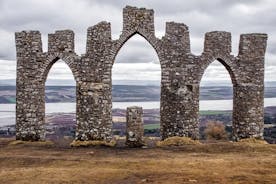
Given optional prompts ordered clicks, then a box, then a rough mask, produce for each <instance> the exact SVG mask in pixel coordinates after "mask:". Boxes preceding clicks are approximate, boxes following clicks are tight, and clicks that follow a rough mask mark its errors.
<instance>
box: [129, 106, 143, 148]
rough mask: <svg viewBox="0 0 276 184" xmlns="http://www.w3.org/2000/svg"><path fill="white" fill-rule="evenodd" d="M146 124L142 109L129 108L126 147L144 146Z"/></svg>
mask: <svg viewBox="0 0 276 184" xmlns="http://www.w3.org/2000/svg"><path fill="white" fill-rule="evenodd" d="M143 125H144V122H143V109H142V107H137V106H132V107H128V108H127V111H126V145H128V146H129V147H140V146H143V145H144V142H143V135H144V126H143Z"/></svg>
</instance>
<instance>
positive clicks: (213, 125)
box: [204, 121, 228, 140]
mask: <svg viewBox="0 0 276 184" xmlns="http://www.w3.org/2000/svg"><path fill="white" fill-rule="evenodd" d="M204 133H205V137H206V138H207V139H209V140H226V139H227V138H228V135H227V132H226V131H225V126H224V124H223V123H222V122H220V121H209V122H208V123H207V127H206V129H205V131H204Z"/></svg>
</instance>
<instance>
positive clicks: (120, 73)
mask: <svg viewBox="0 0 276 184" xmlns="http://www.w3.org/2000/svg"><path fill="white" fill-rule="evenodd" d="M126 5H131V6H137V7H146V8H150V9H154V11H155V29H156V36H157V37H159V38H161V37H162V36H163V35H164V33H165V22H167V21H175V22H182V23H185V24H186V25H188V26H189V29H190V37H191V49H192V52H193V53H194V54H196V55H200V54H201V52H202V50H203V40H204V34H205V33H206V32H208V31H214V30H219V31H220V30H221V31H229V32H231V33H232V48H233V49H232V50H233V54H234V55H237V53H238V42H239V35H240V34H242V33H252V32H261V33H267V34H268V35H269V38H268V48H267V53H266V61H265V62H266V63H265V66H266V67H265V80H267V81H273V80H276V1H275V0H231V1H230V0H210V1H207V0H170V1H160V0H143V1H140V0H135V1H134V0H129V1H124V0H120V1H115V0H109V1H108V0H44V1H39V0H0V43H1V44H0V79H14V78H15V77H16V75H15V68H16V62H15V60H16V57H15V43H14V32H16V31H22V30H39V31H40V32H41V33H42V40H43V48H44V51H47V34H48V33H53V32H54V31H55V30H60V29H72V30H73V31H74V32H75V48H76V52H77V54H83V53H84V52H85V43H86V30H87V28H88V27H89V26H92V25H95V24H97V23H98V22H100V21H103V20H105V21H108V22H111V29H112V38H113V39H117V38H118V37H119V35H120V33H121V30H122V9H123V7H125V6H126ZM158 62H159V61H158V58H157V55H156V53H155V51H154V50H153V48H152V47H151V46H150V45H149V44H148V43H147V42H146V41H145V40H144V39H143V38H141V37H139V36H135V37H133V38H131V39H130V40H129V41H128V42H127V43H126V44H125V45H124V46H123V48H122V49H121V51H120V52H119V54H118V56H117V58H116V65H114V69H113V77H114V80H124V79H130V80H135V79H140V80H141V79H142V80H145V79H148V80H159V79H160V65H159V64H158ZM55 77H57V78H62V79H72V75H71V73H70V71H69V69H68V68H67V69H66V66H65V64H62V63H57V64H55V65H54V67H53V69H52V70H51V71H50V75H49V78H51V79H53V78H55ZM203 79H204V80H225V79H228V80H229V76H228V74H227V72H226V70H224V69H223V67H222V66H220V65H219V63H214V64H212V66H210V67H208V69H207V71H206V72H205V76H204V78H203Z"/></svg>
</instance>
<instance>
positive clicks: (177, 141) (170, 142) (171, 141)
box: [156, 136, 201, 147]
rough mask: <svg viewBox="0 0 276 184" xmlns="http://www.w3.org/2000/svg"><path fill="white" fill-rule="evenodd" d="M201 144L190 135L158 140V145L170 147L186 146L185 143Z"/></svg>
mask: <svg viewBox="0 0 276 184" xmlns="http://www.w3.org/2000/svg"><path fill="white" fill-rule="evenodd" d="M198 144H201V143H200V142H199V141H198V140H193V139H191V138H189V137H178V136H174V137H169V138H167V139H165V140H164V141H158V142H157V144H156V145H157V146H158V147H168V146H185V145H198Z"/></svg>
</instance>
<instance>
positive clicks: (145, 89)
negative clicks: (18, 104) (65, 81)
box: [0, 83, 276, 104]
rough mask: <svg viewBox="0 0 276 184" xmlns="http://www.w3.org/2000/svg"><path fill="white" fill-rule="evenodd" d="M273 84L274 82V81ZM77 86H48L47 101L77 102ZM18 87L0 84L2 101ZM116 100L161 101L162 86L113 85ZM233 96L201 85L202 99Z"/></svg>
mask: <svg viewBox="0 0 276 184" xmlns="http://www.w3.org/2000/svg"><path fill="white" fill-rule="evenodd" d="M272 84H273V83H272ZM75 88H76V87H75V86H66V85H64V86H46V102H47V103H57V102H75V101H76V99H75V98H76V95H75V93H76V89H75ZM15 95H16V87H15V86H14V85H6V86H0V103H2V104H3V103H15ZM112 96H113V101H114V102H141V101H159V100H160V87H159V86H149V85H145V86H142V85H113V86H112ZM232 98H233V88H232V86H201V88H200V100H227V99H232ZM265 98H276V87H268V85H266V88H265Z"/></svg>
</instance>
